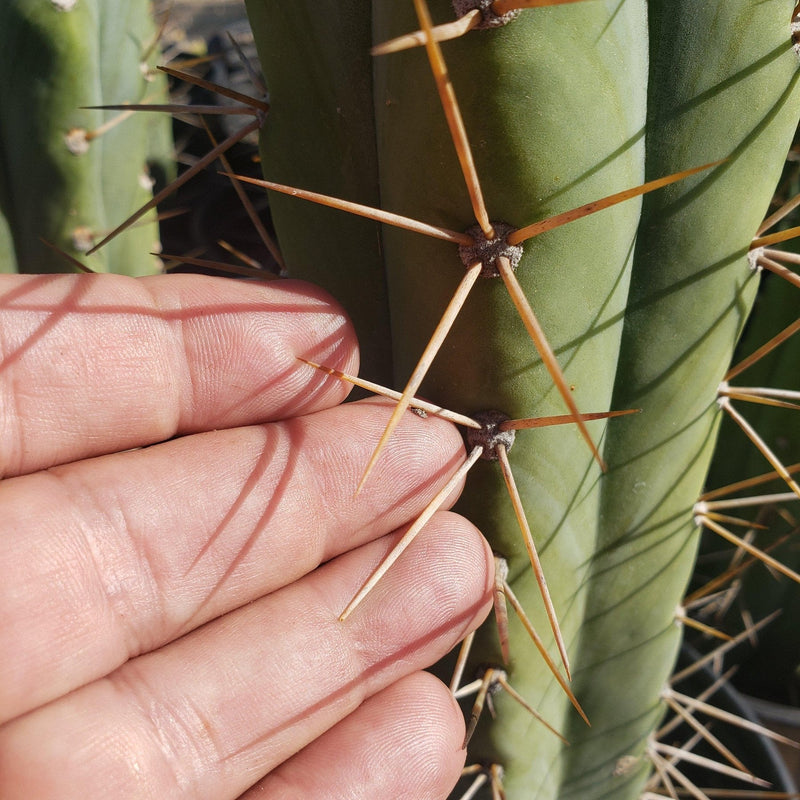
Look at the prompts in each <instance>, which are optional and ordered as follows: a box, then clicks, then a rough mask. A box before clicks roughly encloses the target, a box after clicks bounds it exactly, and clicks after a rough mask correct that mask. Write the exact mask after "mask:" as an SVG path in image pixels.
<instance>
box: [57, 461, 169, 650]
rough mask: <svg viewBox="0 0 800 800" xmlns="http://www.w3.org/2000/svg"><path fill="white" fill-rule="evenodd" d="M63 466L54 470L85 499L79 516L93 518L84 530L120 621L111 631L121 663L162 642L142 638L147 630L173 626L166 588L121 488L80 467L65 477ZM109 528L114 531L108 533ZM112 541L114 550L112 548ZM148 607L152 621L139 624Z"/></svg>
mask: <svg viewBox="0 0 800 800" xmlns="http://www.w3.org/2000/svg"><path fill="white" fill-rule="evenodd" d="M62 471H63V470H62V469H58V468H56V469H53V470H51V471H50V474H51V475H53V477H55V478H56V479H57V480H61V481H62V482H63V483H64V485H65V488H66V495H67V496H68V497H75V496H77V497H80V498H81V499H82V501H83V502H84V503H85V504H86V505H84V506H82V508H81V514H80V516H81V518H85V517H88V518H89V519H90V520H91V526H90V527H89V526H87V525H82V526H81V528H80V531H79V534H80V535H81V537H82V540H83V542H84V544H85V552H86V553H88V554H89V557H90V562H91V564H92V565H93V566H94V579H95V582H96V584H97V586H98V587H99V592H100V594H101V596H102V597H103V598H104V600H105V605H106V608H107V610H108V614H109V616H110V617H111V618H113V619H114V620H115V623H113V624H111V625H110V626H109V627H110V630H112V631H115V632H116V633H117V634H118V635H119V637H120V639H121V641H122V643H123V648H124V652H123V653H121V654H120V662H119V663H123V662H124V661H126V660H127V659H130V658H134V657H135V656H137V655H139V654H141V653H145V652H148V651H149V650H151V649H152V648H153V647H154V646H157V643H156V642H153V641H147V640H146V639H145V638H143V636H142V633H143V632H144V631H153V630H168V629H169V627H170V626H169V625H168V624H167V620H168V613H167V609H166V607H165V605H164V599H165V593H164V592H163V591H162V588H163V587H162V586H161V585H160V584H159V581H158V579H157V577H156V573H157V567H156V565H155V564H154V562H153V560H152V558H151V554H150V552H149V549H148V548H146V547H144V546H143V544H142V542H143V541H145V540H146V537H143V536H142V535H141V532H138V533H137V531H136V525H134V524H133V523H132V521H131V515H130V514H129V513H128V512H127V511H126V507H125V506H126V502H125V500H124V499H123V498H122V497H121V496H120V495H119V493H118V492H114V491H112V490H111V489H110V488H109V487H103V489H102V490H101V491H98V490H97V488H96V487H95V486H94V484H92V483H91V482H89V481H86V480H84V479H83V476H82V475H81V473H80V472H73V473H72V474H71V475H69V477H66V478H65V477H63V476H62V475H60V473H61V472H62ZM73 483H74V484H77V486H75V485H72V484H73ZM87 506H88V514H87ZM104 523H105V524H104ZM110 532H113V535H106V534H107V533H110ZM111 546H113V552H109V548H110V547H111ZM143 607H145V608H147V609H148V612H147V614H146V616H147V618H148V619H149V620H151V622H150V623H149V624H148V625H141V624H140V623H139V620H140V618H141V617H142V608H143ZM154 623H155V624H154Z"/></svg>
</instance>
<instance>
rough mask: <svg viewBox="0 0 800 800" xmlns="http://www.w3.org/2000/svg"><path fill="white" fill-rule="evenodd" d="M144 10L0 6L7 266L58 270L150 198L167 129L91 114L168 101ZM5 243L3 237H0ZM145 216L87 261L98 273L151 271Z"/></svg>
mask: <svg viewBox="0 0 800 800" xmlns="http://www.w3.org/2000/svg"><path fill="white" fill-rule="evenodd" d="M154 41H155V28H154V26H153V22H152V19H151V16H150V4H149V0H135V2H130V3H124V4H122V5H120V4H112V3H105V2H101V1H100V0H80V1H79V2H67V1H66V0H35V1H33V0H8V2H4V3H3V4H2V6H0V44H2V49H3V53H4V59H5V60H4V65H5V66H4V71H3V81H2V84H0V148H1V149H2V152H3V153H4V154H5V157H4V159H3V162H2V166H0V212H2V217H3V218H4V219H3V221H2V222H0V227H3V228H5V227H6V226H7V227H8V228H10V231H11V232H12V238H13V256H14V257H13V258H10V257H9V256H10V255H12V251H11V250H10V249H9V251H8V252H7V253H4V258H3V261H2V263H3V265H4V267H6V268H7V269H9V270H10V269H12V268H13V265H15V264H16V265H17V267H18V268H19V269H21V270H25V271H33V272H63V271H64V269H65V264H66V262H65V261H64V259H63V257H62V256H60V255H59V254H58V253H56V252H54V251H53V250H52V249H50V248H48V247H46V246H45V244H44V243H43V241H42V240H43V239H44V240H46V241H47V242H49V243H50V244H52V245H55V246H56V247H58V248H59V249H61V250H62V251H64V252H65V253H67V254H69V255H71V256H73V257H81V258H83V257H84V254H85V253H86V252H87V251H88V250H89V249H90V248H91V247H92V245H93V244H94V242H95V240H96V239H97V238H101V237H102V236H103V235H104V234H105V233H106V232H107V231H108V230H109V229H110V228H113V227H114V226H115V225H116V224H117V223H118V222H120V221H122V220H123V219H125V218H126V217H127V216H128V215H129V214H130V213H131V212H133V211H134V210H135V209H137V208H138V207H139V206H141V205H142V204H143V203H145V202H146V201H147V199H148V197H150V196H151V177H150V171H149V170H148V165H149V164H153V165H154V166H157V167H158V170H160V171H161V172H162V173H163V174H162V176H161V177H162V178H163V177H167V176H168V175H169V173H170V172H171V171H172V167H171V166H170V160H171V153H172V147H171V144H170V128H169V121H168V120H167V119H165V118H164V119H154V118H152V117H151V118H149V119H148V118H147V117H146V116H144V115H140V116H138V117H131V116H130V115H129V114H125V113H124V112H119V111H114V112H111V111H100V110H97V109H91V108H88V106H98V105H101V104H103V103H109V102H116V103H119V102H128V103H135V102H142V100H143V99H145V98H150V102H153V101H154V100H156V99H157V98H159V97H161V96H162V94H163V92H164V91H165V81H164V80H163V76H159V75H158V74H157V73H156V74H154V73H153V72H152V69H151V68H152V62H153V61H154V59H155V57H156V51H155V48H153V47H152V45H153V44H154ZM0 236H2V234H0ZM157 249H158V229H157V225H156V223H155V219H154V218H153V217H151V218H149V219H148V220H147V222H146V223H145V224H140V225H138V226H136V227H133V228H131V229H130V230H128V231H127V232H126V233H125V234H124V235H123V236H122V237H120V238H119V239H117V240H116V241H115V242H113V243H112V244H111V245H110V246H109V247H108V248H106V249H104V250H103V251H101V252H99V253H97V254H95V255H93V256H91V257H89V258H87V259H85V263H86V265H87V266H88V267H89V268H91V269H92V270H94V271H96V272H105V271H113V272H121V273H125V274H132V275H135V274H140V273H141V272H142V271H143V270H145V271H149V272H155V271H158V269H159V268H160V263H159V261H158V259H157V258H155V257H151V258H150V259H149V260H148V259H147V258H146V257H145V255H144V254H146V253H149V252H152V251H154V250H157Z"/></svg>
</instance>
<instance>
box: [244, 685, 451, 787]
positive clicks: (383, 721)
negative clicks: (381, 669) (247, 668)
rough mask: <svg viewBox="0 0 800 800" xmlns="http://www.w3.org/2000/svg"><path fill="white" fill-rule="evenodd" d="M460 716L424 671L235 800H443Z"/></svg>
mask: <svg viewBox="0 0 800 800" xmlns="http://www.w3.org/2000/svg"><path fill="white" fill-rule="evenodd" d="M463 741H464V718H463V716H462V713H461V710H460V709H459V707H458V705H457V703H456V702H455V701H454V700H453V696H452V694H450V692H449V691H448V690H447V687H446V686H445V685H444V684H443V683H442V682H441V681H439V680H437V679H436V678H434V677H433V676H432V675H430V674H429V673H427V672H417V673H415V674H413V675H409V676H408V677H407V678H403V679H402V680H400V681H398V682H397V683H395V684H394V685H392V686H390V687H389V688H388V689H384V690H383V691H382V692H380V693H379V694H377V695H374V696H373V697H370V698H369V699H368V700H366V701H365V702H364V703H362V704H361V705H360V706H359V707H358V708H357V709H356V710H355V711H354V712H353V713H352V714H350V716H349V717H347V718H346V719H344V720H342V721H341V722H340V723H339V724H338V725H336V726H335V727H334V728H332V729H331V730H329V731H328V732H327V733H325V734H323V735H322V736H321V737H320V738H319V739H317V740H316V741H314V742H312V743H311V744H310V745H308V747H306V748H305V749H304V750H301V751H300V752H299V753H298V754H297V755H296V756H294V757H293V758H290V759H289V760H288V761H286V762H284V763H283V764H281V766H279V767H278V768H277V769H276V770H273V771H272V772H271V773H270V774H269V775H267V777H266V778H264V779H263V780H261V781H259V783H257V784H256V785H255V786H253V787H252V788H251V789H250V790H249V791H247V792H245V794H244V795H242V797H241V798H240V800H265V799H266V798H269V800H308V798H313V799H314V800H340V798H342V797H347V798H348V800H374V798H376V797H391V798H392V800H445V798H446V797H447V796H448V795H449V794H450V792H451V791H452V789H453V787H454V786H455V785H456V783H457V781H458V778H459V776H460V772H461V769H462V768H463V766H464V756H465V755H466V753H465V751H464V749H463V747H462V743H463Z"/></svg>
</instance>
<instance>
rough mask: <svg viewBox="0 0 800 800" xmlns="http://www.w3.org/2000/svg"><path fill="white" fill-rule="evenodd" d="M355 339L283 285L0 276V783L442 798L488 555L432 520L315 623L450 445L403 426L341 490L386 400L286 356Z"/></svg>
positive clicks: (456, 764)
mask: <svg viewBox="0 0 800 800" xmlns="http://www.w3.org/2000/svg"><path fill="white" fill-rule="evenodd" d="M356 349H357V348H356V343H355V339H354V336H353V333H352V331H351V329H350V328H349V326H348V324H347V323H346V321H345V320H344V318H343V316H342V314H341V312H340V311H339V310H338V309H337V308H336V307H335V306H333V305H332V304H331V302H330V301H329V300H328V299H327V298H326V297H325V296H324V295H323V294H322V292H321V291H319V290H315V289H313V288H311V287H309V286H306V285H304V284H298V283H295V282H289V281H287V282H280V283H272V284H269V285H266V286H262V285H255V284H248V283H243V282H234V281H227V280H222V279H211V278H203V277H199V276H169V277H164V276H161V277H155V278H146V279H139V280H134V279H129V278H121V277H118V276H28V277H20V276H3V277H0V472H1V473H2V475H3V476H4V478H5V479H4V480H3V481H2V483H0V573H1V574H2V575H3V576H4V578H3V581H2V583H0V652H1V653H2V654H3V655H2V658H1V659H0V722H3V724H2V726H0V797H3V798H6V800H11V799H12V798H26V800H31V799H32V798H35V799H36V800H49V798H59V800H66V799H67V798H81V800H87V799H88V800H91V798H95V797H102V798H117V797H124V798H126V799H129V800H130V799H135V798H159V800H162V799H163V798H192V799H193V800H196V799H197V798H213V799H214V800H223V799H224V798H236V797H246V798H248V800H251V798H256V797H269V798H277V799H279V800H283V799H286V800H288V799H289V798H298V799H299V798H303V800H326V799H327V798H330V799H331V800H332V799H333V798H344V797H347V798H362V797H363V798H378V797H385V798H393V800H395V799H396V798H409V799H412V798H413V800H423V799H424V798H443V797H446V795H447V793H448V791H449V790H450V788H451V787H452V786H453V784H454V783H455V781H456V779H457V777H458V772H459V770H460V768H461V766H462V765H463V761H464V752H463V750H462V749H461V741H462V739H463V736H464V724H463V719H462V716H461V714H460V712H459V711H458V708H457V706H456V704H455V703H454V701H453V700H452V698H451V697H450V695H449V693H448V691H447V690H446V688H445V687H444V686H443V685H442V684H440V683H439V682H438V681H436V680H435V679H434V678H432V677H431V676H429V675H427V674H425V673H421V672H420V670H421V669H422V668H424V667H425V666H427V665H429V664H431V663H432V662H433V661H434V660H436V659H438V658H439V657H441V656H442V655H444V654H445V653H446V652H447V651H448V650H449V649H450V648H451V647H452V646H453V645H455V644H456V643H457V642H458V641H459V640H460V639H461V638H463V636H464V635H465V634H466V633H467V632H468V631H469V630H471V629H472V628H474V627H475V626H476V625H477V623H478V622H479V621H480V619H482V617H483V616H484V615H485V613H486V612H487V610H488V606H489V598H490V586H491V572H492V567H491V566H490V565H491V554H490V553H489V552H488V550H487V547H486V545H485V542H484V541H483V539H482V537H480V535H479V534H478V532H477V531H476V530H475V529H474V528H473V527H472V526H471V525H470V524H469V523H468V522H467V521H466V520H464V519H462V518H460V517H458V516H456V515H454V514H452V513H449V512H442V513H438V514H437V515H435V517H434V518H433V520H432V521H431V522H430V523H429V524H428V525H427V526H426V528H425V529H424V530H423V532H422V533H421V534H420V536H419V537H418V539H417V540H416V541H415V542H414V544H413V545H412V546H411V547H410V548H409V550H408V551H407V552H406V553H404V554H403V556H402V558H400V559H399V560H398V562H397V563H396V564H395V565H394V566H393V567H392V569H391V570H390V571H389V572H388V573H387V575H386V576H385V577H384V579H383V580H382V581H381V582H380V583H379V584H378V586H377V587H376V588H375V589H374V590H373V592H372V593H371V594H370V595H369V597H368V598H367V599H366V600H365V602H364V603H363V604H362V605H361V606H360V607H359V608H358V610H357V611H356V612H354V614H353V615H352V616H351V617H349V618H348V619H347V620H346V621H345V622H339V621H338V620H337V616H338V614H339V613H340V612H341V610H342V609H343V608H344V606H345V605H346V604H347V602H348V601H349V599H350V598H351V596H352V595H353V594H354V593H355V591H356V590H357V588H358V587H359V586H360V584H361V582H362V581H363V580H364V578H365V577H366V576H367V575H368V574H369V572H370V571H371V569H372V568H373V567H374V566H375V564H377V563H378V562H379V561H380V559H381V558H382V556H383V555H384V554H385V553H386V552H387V551H388V550H389V549H390V548H391V543H392V541H393V539H395V538H396V536H397V533H396V530H397V529H398V528H402V526H403V525H405V524H407V523H408V522H409V521H410V520H411V519H413V518H414V517H415V516H416V515H417V514H418V513H419V511H420V510H421V509H422V508H423V507H424V505H425V503H426V502H427V501H428V500H429V499H430V498H431V497H432V496H433V494H435V491H436V489H437V486H440V485H441V483H442V480H443V478H444V477H445V476H446V475H449V474H450V472H452V470H453V469H454V467H455V465H456V463H457V462H458V461H459V460H460V458H461V457H462V453H463V450H462V448H463V445H462V443H461V440H460V437H459V436H458V434H457V432H456V431H455V429H454V428H453V427H452V426H451V425H450V424H449V423H445V422H443V421H441V420H437V419H434V418H428V419H424V420H422V419H419V418H417V417H416V416H415V415H411V414H409V415H406V417H405V418H404V420H403V423H402V425H401V426H400V428H399V429H398V432H397V433H396V434H395V435H394V437H393V438H392V440H391V442H390V444H389V446H388V448H387V450H386V452H385V454H384V455H383V456H382V458H381V459H380V461H379V462H378V465H377V467H376V469H375V471H374V473H373V474H372V475H371V477H370V480H369V481H368V483H367V485H366V486H365V488H364V489H363V491H362V492H361V493H360V494H359V495H358V496H357V497H355V498H354V496H353V493H354V489H355V486H356V484H357V482H358V478H359V475H360V473H361V470H362V469H363V467H364V465H365V464H366V462H367V459H368V457H369V454H370V451H371V449H372V448H373V446H374V444H375V442H376V441H377V438H378V437H379V435H380V432H381V431H382V429H383V427H384V425H385V424H386V421H387V419H388V416H389V411H390V407H387V405H386V404H385V403H383V402H381V401H377V400H369V401H362V402H359V403H354V404H347V405H337V404H338V403H339V402H340V401H341V400H342V399H343V397H344V395H345V394H346V390H345V388H344V387H343V386H342V385H341V384H340V382H339V381H337V380H333V379H331V378H329V377H327V376H325V375H323V374H321V373H320V372H318V371H315V370H313V369H311V368H310V367H308V366H306V365H304V364H302V363H301V362H299V361H298V360H297V359H296V356H298V355H302V356H304V357H306V358H310V359H313V360H315V361H319V362H323V363H328V364H331V365H334V366H337V367H338V368H340V369H343V370H347V371H355V369H356V360H357V353H356ZM173 437H177V438H173ZM393 531H395V533H392V532H393ZM387 534H389V535H387ZM320 564H323V566H319V565H320Z"/></svg>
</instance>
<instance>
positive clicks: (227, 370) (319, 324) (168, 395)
mask: <svg viewBox="0 0 800 800" xmlns="http://www.w3.org/2000/svg"><path fill="white" fill-rule="evenodd" d="M297 356H303V357H305V358H308V359H313V360H314V361H318V362H320V361H321V362H324V363H329V364H331V365H332V366H336V367H338V368H339V369H342V370H346V371H349V372H353V371H355V370H356V369H357V367H356V365H357V360H358V355H357V344H356V340H355V335H354V333H353V330H352V327H351V326H350V323H349V322H348V321H347V318H346V317H345V315H344V312H343V311H342V310H341V308H340V307H339V306H338V305H336V304H335V302H334V301H333V300H331V299H330V298H329V297H328V296H327V295H326V294H325V293H324V292H323V291H322V290H321V289H317V288H315V287H312V286H310V285H308V284H302V283H299V282H295V281H273V282H270V283H268V284H257V283H249V282H244V281H234V280H229V279H226V278H210V277H205V276H199V275H169V276H166V275H160V276H155V277H150V278H138V279H135V278H126V277H122V276H118V275H39V276H17V275H14V276H11V275H9V276H0V477H3V476H8V475H19V474H24V473H27V472H33V471H36V470H39V469H44V468H46V467H50V466H53V465H54V464H62V463H67V462H70V461H75V460H78V459H81V458H87V457H90V456H95V455H99V454H102V453H108V452H114V451H119V450H124V449H128V448H131V447H140V446H144V445H148V444H152V443H154V442H158V441H163V440H165V439H169V438H171V437H172V436H175V435H178V434H185V433H192V432H196V431H203V430H213V429H216V428H229V427H233V426H239V425H247V424H251V423H256V422H266V421H270V420H275V419H281V418H285V417H289V416H297V415H300V414H305V413H308V412H311V411H316V410H319V409H321V408H325V407H329V406H332V405H335V404H336V403H338V402H340V401H341V400H342V399H343V398H344V397H345V395H346V394H347V390H346V389H345V388H344V387H343V386H342V385H340V384H339V382H338V381H330V380H326V376H324V375H322V374H315V373H314V371H313V370H309V369H308V368H307V367H306V366H305V365H303V364H301V363H300V362H299V361H298V360H297Z"/></svg>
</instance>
